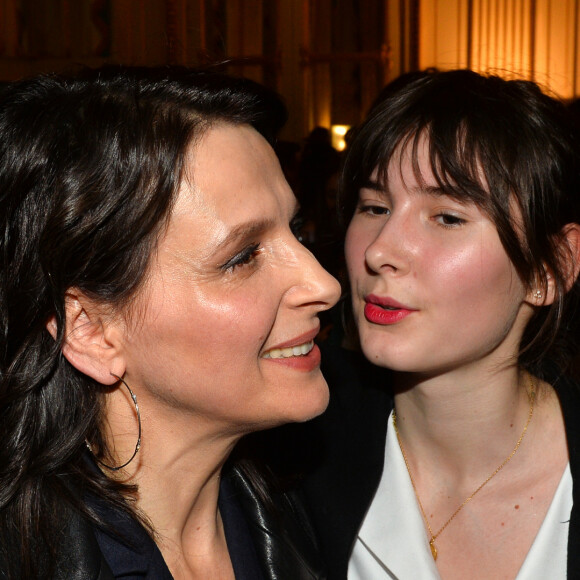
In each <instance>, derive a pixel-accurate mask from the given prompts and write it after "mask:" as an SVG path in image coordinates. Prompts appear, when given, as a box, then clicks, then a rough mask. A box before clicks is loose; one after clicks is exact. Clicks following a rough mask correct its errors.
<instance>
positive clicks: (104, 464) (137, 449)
mask: <svg viewBox="0 0 580 580" xmlns="http://www.w3.org/2000/svg"><path fill="white" fill-rule="evenodd" d="M111 375H112V376H114V377H115V378H116V379H117V380H119V381H120V382H121V383H123V384H124V385H125V388H126V389H127V390H128V391H129V395H130V396H131V400H132V401H133V404H134V405H135V412H136V413H137V421H138V423H139V433H138V435H137V444H136V445H135V451H133V455H131V457H130V458H129V461H126V462H125V463H123V465H119V466H118V467H113V466H112V465H107V464H106V463H103V462H102V461H101V460H100V459H99V458H98V457H97V456H96V455H95V454H94V452H93V448H92V447H91V444H90V443H89V442H88V441H87V440H86V439H85V445H86V446H87V449H88V450H89V452H90V453H91V455H92V456H93V457H94V459H95V461H96V462H97V463H98V464H99V465H102V466H103V467H105V468H107V469H110V470H111V471H119V469H123V467H127V465H129V463H131V461H133V459H135V456H136V455H137V453H139V449H141V412H140V411H139V404H138V403H137V395H136V394H135V393H134V392H133V391H132V390H131V388H130V387H129V385H128V384H127V383H126V381H125V379H123V378H122V377H119V376H117V375H116V374H114V373H111Z"/></svg>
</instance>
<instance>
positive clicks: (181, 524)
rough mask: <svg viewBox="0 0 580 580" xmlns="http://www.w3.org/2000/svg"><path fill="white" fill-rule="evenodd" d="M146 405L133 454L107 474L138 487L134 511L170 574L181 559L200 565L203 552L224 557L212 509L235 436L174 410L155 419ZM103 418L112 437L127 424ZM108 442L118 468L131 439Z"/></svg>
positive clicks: (237, 436)
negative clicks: (148, 527)
mask: <svg viewBox="0 0 580 580" xmlns="http://www.w3.org/2000/svg"><path fill="white" fill-rule="evenodd" d="M140 403H141V401H140ZM152 407H153V406H152V404H147V402H145V404H142V409H143V411H142V414H143V417H142V420H143V434H142V442H141V448H140V450H139V453H138V454H137V455H136V457H135V458H134V460H133V461H132V462H131V463H130V464H129V465H128V466H127V467H125V468H124V469H122V470H120V471H118V472H114V473H111V472H107V474H108V475H112V476H113V477H117V478H118V479H120V480H122V481H123V482H125V483H128V484H134V485H137V486H138V495H137V507H138V509H139V510H140V511H141V512H142V513H143V514H144V515H145V516H146V517H147V519H148V520H149V522H150V523H151V525H152V527H153V529H154V530H155V533H156V542H157V544H158V545H159V547H160V549H161V551H162V553H163V556H164V558H165V560H166V562H167V563H168V565H169V567H170V569H171V570H172V571H174V570H176V569H177V567H178V566H182V565H183V562H184V561H185V560H189V562H188V566H189V568H190V569H194V568H195V567H196V562H195V560H196V559H197V558H200V559H201V560H202V561H204V562H205V561H207V559H208V554H217V555H220V554H221V555H224V554H225V556H226V557H227V548H226V547H225V536H224V531H223V527H222V523H221V518H220V515H219V511H218V496H219V488H220V475H221V469H222V467H223V465H224V463H225V462H226V461H227V459H228V457H229V455H230V453H231V451H232V450H233V448H234V446H235V445H236V443H237V441H238V440H239V439H240V436H241V435H240V434H239V433H236V434H234V433H232V432H231V430H230V431H228V430H227V429H226V428H225V426H223V428H219V427H217V426H216V425H215V421H214V422H212V421H209V420H204V418H202V417H197V418H196V419H195V420H192V417H191V415H187V414H182V413H181V412H179V411H169V412H165V413H164V414H163V416H161V414H160V412H159V409H157V411H158V412H156V413H155V417H153V416H152V415H151V414H150V410H151V409H152ZM148 410H149V414H148ZM168 415H170V416H168ZM109 417H110V420H109V425H110V428H111V432H112V433H123V432H127V431H128V429H127V426H126V425H127V423H124V425H123V424H119V425H115V414H113V413H110V414H109ZM129 424H130V423H129ZM168 425H170V428H168V427H167V426H168ZM113 443H114V447H113V446H112V445H111V448H114V449H115V453H116V456H117V458H118V460H119V464H120V463H122V458H123V457H125V456H130V455H131V453H132V451H133V449H134V444H135V441H133V440H131V439H130V438H129V437H127V438H126V439H125V438H124V437H115V438H113ZM194 552H195V553H194ZM186 554H187V556H185V555H186ZM228 561H229V560H228Z"/></svg>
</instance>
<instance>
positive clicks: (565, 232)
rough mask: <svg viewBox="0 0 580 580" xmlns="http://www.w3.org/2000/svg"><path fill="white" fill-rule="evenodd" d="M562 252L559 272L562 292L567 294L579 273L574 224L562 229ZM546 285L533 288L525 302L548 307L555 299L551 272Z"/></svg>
mask: <svg viewBox="0 0 580 580" xmlns="http://www.w3.org/2000/svg"><path fill="white" fill-rule="evenodd" d="M560 243H561V244H562V250H561V252H560V255H559V259H560V260H561V262H562V263H561V271H562V274H563V277H564V292H568V291H569V290H570V288H572V286H573V285H574V282H575V281H576V279H577V278H578V274H579V273H580V225H579V224H576V223H570V224H566V225H565V226H564V227H563V228H562V233H561V237H560ZM546 280H547V284H546V287H543V286H542V285H541V284H540V283H539V282H538V284H537V285H536V286H534V287H533V288H532V289H531V290H530V291H529V292H528V295H527V297H526V300H527V301H528V302H529V303H530V304H532V305H534V306H548V305H550V304H552V303H553V302H554V300H555V299H556V284H555V282H554V277H553V275H552V273H551V272H547V274H546Z"/></svg>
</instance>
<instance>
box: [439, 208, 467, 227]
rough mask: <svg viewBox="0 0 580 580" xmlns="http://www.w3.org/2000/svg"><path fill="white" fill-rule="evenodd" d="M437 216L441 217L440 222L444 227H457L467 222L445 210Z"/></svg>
mask: <svg viewBox="0 0 580 580" xmlns="http://www.w3.org/2000/svg"><path fill="white" fill-rule="evenodd" d="M435 218H436V219H438V218H441V221H438V223H439V224H440V225H441V226H443V227H444V228H456V227H457V226H462V225H463V224H465V221H466V220H464V219H463V218H460V217H458V216H456V215H453V214H451V213H445V212H442V213H439V214H437V215H436V216H435Z"/></svg>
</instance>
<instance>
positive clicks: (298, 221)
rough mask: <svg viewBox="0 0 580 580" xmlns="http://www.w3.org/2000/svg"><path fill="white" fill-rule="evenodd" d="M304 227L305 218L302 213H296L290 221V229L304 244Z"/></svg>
mask: <svg viewBox="0 0 580 580" xmlns="http://www.w3.org/2000/svg"><path fill="white" fill-rule="evenodd" d="M303 228H304V218H303V217H302V216H301V215H296V216H294V217H293V218H292V220H291V221H290V229H291V230H292V233H293V234H294V237H295V238H296V239H297V240H298V241H299V242H300V243H301V244H302V243H304V235H303V232H302V229H303Z"/></svg>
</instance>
